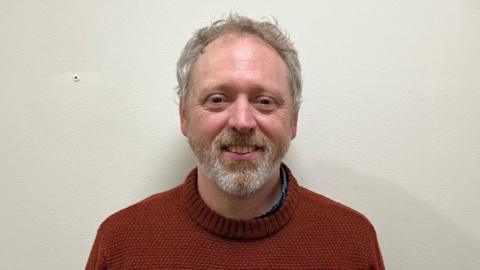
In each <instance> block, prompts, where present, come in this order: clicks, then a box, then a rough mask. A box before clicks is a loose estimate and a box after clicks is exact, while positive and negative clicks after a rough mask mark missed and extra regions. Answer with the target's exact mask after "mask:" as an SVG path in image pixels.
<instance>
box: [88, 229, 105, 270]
mask: <svg viewBox="0 0 480 270" xmlns="http://www.w3.org/2000/svg"><path fill="white" fill-rule="evenodd" d="M104 234H105V233H104V230H102V226H100V228H99V229H98V231H97V236H96V237H95V242H94V243H93V247H92V250H91V251H90V256H89V258H88V261H87V266H86V267H85V270H107V267H106V265H105V259H104V253H105V244H104V238H105V235H104Z"/></svg>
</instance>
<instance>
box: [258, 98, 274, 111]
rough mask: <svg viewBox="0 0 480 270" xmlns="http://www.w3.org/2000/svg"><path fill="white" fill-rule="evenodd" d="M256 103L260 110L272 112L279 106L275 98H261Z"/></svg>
mask: <svg viewBox="0 0 480 270" xmlns="http://www.w3.org/2000/svg"><path fill="white" fill-rule="evenodd" d="M256 103H257V107H258V109H260V110H263V111H272V110H274V109H275V107H276V105H277V102H276V101H275V100H274V99H273V98H270V97H265V96H263V97H259V98H258V99H257V100H256Z"/></svg>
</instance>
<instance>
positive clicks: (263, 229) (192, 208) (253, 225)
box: [182, 165, 298, 240]
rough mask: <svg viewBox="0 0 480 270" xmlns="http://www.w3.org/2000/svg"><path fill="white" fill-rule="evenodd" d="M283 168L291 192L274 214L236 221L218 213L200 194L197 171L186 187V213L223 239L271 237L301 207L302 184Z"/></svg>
mask: <svg viewBox="0 0 480 270" xmlns="http://www.w3.org/2000/svg"><path fill="white" fill-rule="evenodd" d="M282 166H283V168H284V169H285V172H286V174H287V181H288V191H287V195H286V197H285V200H284V201H283V203H282V205H281V206H280V208H279V209H278V210H277V211H275V213H273V214H271V215H268V216H266V217H260V218H256V219H250V220H235V219H230V218H225V217H223V216H221V215H219V214H217V213H216V212H214V211H213V210H212V209H210V208H209V207H208V206H207V205H206V204H205V202H204V201H203V200H202V198H201V197H200V194H199V193H198V188H197V168H195V169H193V170H192V171H191V172H190V173H189V174H188V176H187V178H186V179H185V182H184V183H183V185H182V191H183V202H184V207H185V210H186V211H187V213H188V215H189V216H190V218H192V220H193V221H195V222H196V223H197V224H198V225H200V226H201V227H203V228H204V229H206V230H207V231H209V232H211V233H214V234H216V235H219V236H221V237H227V238H235V239H245V240H246V239H255V238H264V237H267V236H270V235H272V234H274V233H276V232H278V231H279V230H280V229H281V228H282V227H283V226H285V224H287V222H288V221H289V220H290V218H291V217H292V216H293V215H294V212H295V207H296V204H297V189H298V183H297V181H296V180H295V178H294V177H293V175H292V173H291V172H290V169H288V167H287V166H285V165H282Z"/></svg>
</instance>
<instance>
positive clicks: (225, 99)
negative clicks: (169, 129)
mask: <svg viewBox="0 0 480 270" xmlns="http://www.w3.org/2000/svg"><path fill="white" fill-rule="evenodd" d="M177 79H178V83H179V85H178V94H179V98H180V117H181V128H182V132H183V134H184V135H185V136H187V137H188V139H189V143H190V145H191V147H192V149H193V151H194V153H195V155H196V156H197V158H198V161H199V170H201V171H202V172H203V173H205V174H206V175H207V176H208V177H209V178H210V179H212V180H214V181H215V182H216V183H217V185H218V186H219V187H220V188H221V189H222V190H224V191H226V192H228V193H231V194H234V195H242V196H248V195H250V194H253V193H255V192H256V191H258V190H259V189H260V188H261V187H262V186H263V184H264V183H266V182H267V181H268V180H270V179H271V178H272V177H273V175H274V174H275V172H278V168H279V166H280V162H281V160H282V158H283V156H284V155H285V153H286V151H287V149H288V145H289V142H290V140H291V139H293V138H294V137H295V135H296V123H297V113H298V108H299V104H300V94H301V77H300V65H299V61H298V58H297V53H296V51H295V49H294V48H293V46H292V43H291V41H290V40H289V39H288V38H287V37H286V35H285V34H284V33H283V32H282V31H281V30H280V29H279V28H278V27H277V25H276V24H272V23H269V22H257V21H253V20H250V19H248V18H245V17H240V16H236V15H231V16H230V17H228V18H227V19H226V20H221V21H217V22H215V23H213V24H212V25H211V26H209V27H205V28H202V29H200V30H199V31H197V32H196V34H195V35H194V37H193V38H192V39H191V40H190V41H189V42H188V43H187V45H186V47H185V49H184V50H183V52H182V55H181V57H180V59H179V60H178V64H177Z"/></svg>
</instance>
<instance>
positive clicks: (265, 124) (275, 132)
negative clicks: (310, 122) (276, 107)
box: [258, 116, 292, 141]
mask: <svg viewBox="0 0 480 270" xmlns="http://www.w3.org/2000/svg"><path fill="white" fill-rule="evenodd" d="M258 125H259V126H260V130H261V131H262V132H263V133H264V134H265V135H266V136H267V137H269V138H270V139H272V140H274V141H278V140H290V138H291V134H292V125H291V119H290V118H285V119H284V118H281V119H280V118H278V117H272V116H263V117H259V118H258Z"/></svg>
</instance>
